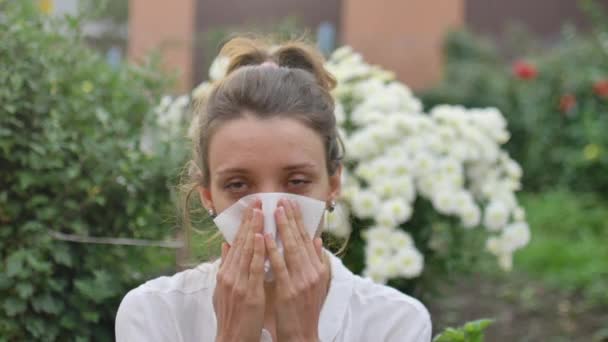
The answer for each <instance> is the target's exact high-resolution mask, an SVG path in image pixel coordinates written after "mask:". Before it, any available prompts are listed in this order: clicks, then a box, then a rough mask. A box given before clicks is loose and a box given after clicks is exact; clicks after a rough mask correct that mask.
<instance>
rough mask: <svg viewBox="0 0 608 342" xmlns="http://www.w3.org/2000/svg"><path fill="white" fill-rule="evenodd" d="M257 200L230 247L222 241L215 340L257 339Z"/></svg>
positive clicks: (260, 242)
mask: <svg viewBox="0 0 608 342" xmlns="http://www.w3.org/2000/svg"><path fill="white" fill-rule="evenodd" d="M260 206H261V203H260V202H259V201H256V203H254V204H252V205H251V206H250V207H249V208H247V211H246V213H245V215H244V216H243V221H242V223H241V227H240V228H239V231H238V233H237V235H236V238H235V240H234V241H233V244H232V246H231V247H229V246H228V245H227V244H226V243H224V244H222V261H221V265H220V269H219V271H218V274H217V285H216V287H215V292H214V293H213V307H214V309H215V314H216V316H217V322H218V323H217V325H218V329H217V338H216V341H221V342H226V341H247V342H248V341H251V342H253V341H255V342H259V341H260V337H261V333H262V328H263V324H264V303H265V297H264V258H265V248H264V238H263V235H262V234H261V233H262V231H263V227H264V226H263V219H264V218H263V214H262V211H261V210H260Z"/></svg>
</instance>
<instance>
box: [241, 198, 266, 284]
mask: <svg viewBox="0 0 608 342" xmlns="http://www.w3.org/2000/svg"><path fill="white" fill-rule="evenodd" d="M260 216H261V213H260V211H259V209H253V214H252V216H251V221H250V224H249V227H248V229H247V238H246V239H245V243H244V244H243V247H242V252H241V259H240V260H239V277H243V278H244V279H248V278H249V266H250V264H251V259H252V258H253V249H254V237H255V232H254V231H253V227H257V226H258V225H259V223H258V221H260Z"/></svg>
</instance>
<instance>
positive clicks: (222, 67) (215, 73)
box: [209, 56, 230, 81]
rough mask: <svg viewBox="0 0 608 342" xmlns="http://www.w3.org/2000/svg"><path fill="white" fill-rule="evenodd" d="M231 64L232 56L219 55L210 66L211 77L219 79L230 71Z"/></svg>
mask: <svg viewBox="0 0 608 342" xmlns="http://www.w3.org/2000/svg"><path fill="white" fill-rule="evenodd" d="M229 64H230V58H228V57H225V56H217V58H216V59H214V60H213V62H212V63H211V67H210V68H209V78H210V79H211V80H212V81H217V80H220V79H222V78H224V77H225V76H226V72H227V71H228V70H227V69H228V65H229Z"/></svg>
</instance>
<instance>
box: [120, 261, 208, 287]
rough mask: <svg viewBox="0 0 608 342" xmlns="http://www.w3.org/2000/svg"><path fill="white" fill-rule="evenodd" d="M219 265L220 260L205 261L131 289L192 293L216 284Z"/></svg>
mask: <svg viewBox="0 0 608 342" xmlns="http://www.w3.org/2000/svg"><path fill="white" fill-rule="evenodd" d="M218 267H219V263H218V261H215V262H205V263H202V264H199V265H198V266H196V267H193V268H189V269H186V270H183V271H181V272H178V273H175V274H174V275H172V276H161V277H157V278H154V279H151V280H148V281H147V282H145V283H143V284H142V285H140V286H138V287H137V288H135V289H133V290H131V292H136V293H161V294H170V293H181V294H185V295H187V294H191V293H195V292H200V291H203V290H205V289H209V288H213V287H214V286H215V277H216V274H217V270H218Z"/></svg>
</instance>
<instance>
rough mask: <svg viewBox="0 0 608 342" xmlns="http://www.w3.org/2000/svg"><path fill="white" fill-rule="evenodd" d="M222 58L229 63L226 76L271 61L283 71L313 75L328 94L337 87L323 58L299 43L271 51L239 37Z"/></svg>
mask: <svg viewBox="0 0 608 342" xmlns="http://www.w3.org/2000/svg"><path fill="white" fill-rule="evenodd" d="M220 55H222V56H225V57H228V59H229V60H230V63H229V64H228V68H227V70H226V75H229V74H230V73H232V72H234V71H235V70H237V69H239V68H241V67H244V66H252V65H261V64H263V63H264V62H268V61H270V62H274V63H276V64H277V65H278V66H280V67H286V68H292V69H301V70H304V71H307V72H309V73H311V74H312V75H313V76H314V77H315V79H316V80H317V83H318V84H319V85H320V86H321V87H322V88H324V89H325V90H328V91H329V90H331V89H333V88H334V87H335V86H336V80H335V78H334V77H333V76H332V75H331V74H330V73H329V72H328V71H327V70H325V67H324V65H323V64H324V58H323V56H322V55H321V54H320V53H319V52H318V51H317V50H316V49H315V48H314V47H312V46H310V45H308V44H306V43H303V42H300V41H292V42H288V43H285V44H281V45H279V46H278V47H272V46H271V45H269V44H267V43H266V42H264V41H262V40H258V39H251V38H245V37H236V38H232V39H230V40H229V41H228V42H226V44H224V46H223V47H222V49H221V51H220Z"/></svg>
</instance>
